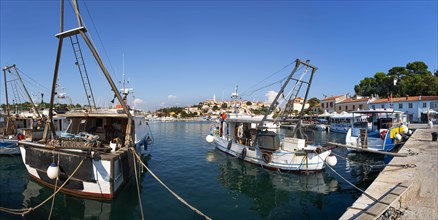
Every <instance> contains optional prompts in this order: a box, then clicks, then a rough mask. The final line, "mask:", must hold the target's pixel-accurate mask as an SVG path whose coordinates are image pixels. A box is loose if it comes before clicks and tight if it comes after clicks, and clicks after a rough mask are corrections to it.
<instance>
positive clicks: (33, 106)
mask: <svg viewBox="0 0 438 220" xmlns="http://www.w3.org/2000/svg"><path fill="white" fill-rule="evenodd" d="M10 69H14V70H15V74H16V75H17V78H18V80H19V81H20V83H21V86H22V87H23V90H24V93H25V94H26V96H27V99H28V100H29V102H30V104H31V105H32V110H33V111H34V112H35V114H36V118H37V119H40V118H41V115H40V113H39V111H38V109H37V108H36V107H35V103H34V102H33V100H32V98H31V97H30V95H29V92H28V91H27V88H26V86H25V85H24V83H23V80H22V79H21V76H20V74H19V73H18V69H17V67H16V66H15V64H13V65H12V66H5V67H4V68H3V71H6V70H7V71H8V72H9V73H11V70H10ZM11 74H12V73H11ZM5 75H6V73H5ZM5 77H6V76H5ZM5 80H6V78H5Z"/></svg>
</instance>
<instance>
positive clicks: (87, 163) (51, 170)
mask: <svg viewBox="0 0 438 220" xmlns="http://www.w3.org/2000/svg"><path fill="white" fill-rule="evenodd" d="M72 7H73V9H74V13H75V15H76V18H77V22H78V27H77V28H74V29H71V30H66V31H65V30H63V23H64V1H62V0H61V16H60V20H61V25H60V27H61V30H60V33H59V34H58V35H56V36H57V37H58V39H59V44H58V56H57V58H56V62H55V70H54V76H53V82H52V90H51V97H50V107H49V112H48V118H47V120H46V122H45V126H44V133H43V135H42V138H41V139H39V140H27V139H24V140H22V141H19V145H20V150H21V155H22V159H23V163H24V165H25V167H26V169H27V171H28V173H29V174H30V176H31V177H33V178H34V179H35V180H36V181H38V182H40V183H42V184H43V185H46V186H48V187H51V188H60V190H61V191H62V192H64V193H66V194H69V195H73V196H77V197H82V198H89V199H96V200H111V199H113V198H114V197H115V196H116V194H117V193H118V192H120V190H121V189H122V187H123V185H125V184H126V183H127V182H128V180H129V178H130V177H131V176H132V175H133V174H134V173H135V171H136V166H137V164H135V162H134V161H135V160H134V157H135V156H136V155H135V154H136V153H138V154H141V153H144V150H146V149H147V146H148V145H149V144H151V143H152V141H153V139H152V134H151V131H150V129H149V125H148V123H147V121H146V118H145V117H144V115H142V114H136V112H135V111H133V110H132V109H130V107H129V106H128V105H127V101H126V100H127V95H128V94H129V93H127V92H120V91H119V90H118V88H117V87H116V86H115V84H114V82H113V80H112V78H111V76H110V74H109V73H108V71H107V69H106V68H105V66H104V64H103V62H102V60H101V58H100V56H99V54H98V52H97V50H96V49H95V48H94V46H93V44H92V43H91V41H90V38H89V35H88V32H87V29H86V28H85V26H84V24H83V21H82V17H81V15H80V13H79V7H78V4H77V1H75V0H73V1H72ZM78 36H79V37H82V38H81V39H82V40H83V41H79V38H78ZM65 38H70V40H71V44H72V47H73V51H74V55H75V58H76V60H75V64H76V66H77V67H78V70H79V73H80V77H81V79H82V83H83V86H84V90H85V95H86V97H87V101H88V107H89V108H87V109H81V110H70V111H67V112H65V113H58V114H56V115H54V111H53V109H54V108H53V106H54V99H55V96H56V92H55V91H56V85H57V80H58V67H59V64H60V58H61V51H62V45H63V40H64V39H65ZM80 42H85V43H86V45H87V46H88V48H89V50H90V51H91V53H92V55H93V57H94V58H95V60H96V63H97V64H98V65H99V67H100V69H101V70H102V72H103V75H104V76H105V78H106V80H107V82H108V84H109V87H110V88H111V90H112V91H113V92H114V96H115V99H117V101H118V102H119V104H117V105H116V106H115V107H108V108H97V107H96V105H95V101H94V96H93V92H92V87H91V85H90V80H89V78H88V73H87V71H86V68H85V62H84V60H83V56H82V54H83V51H82V50H81V47H80V46H79V45H80Z"/></svg>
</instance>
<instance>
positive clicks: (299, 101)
mask: <svg viewBox="0 0 438 220" xmlns="http://www.w3.org/2000/svg"><path fill="white" fill-rule="evenodd" d="M303 105H304V109H308V108H309V103H307V102H306V103H305V104H304V99H303V98H301V97H297V98H296V99H292V100H289V101H288V102H287V104H286V109H288V110H290V111H291V112H293V111H295V110H297V111H301V108H303Z"/></svg>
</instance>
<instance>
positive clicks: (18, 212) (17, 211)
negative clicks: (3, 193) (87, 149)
mask: <svg viewBox="0 0 438 220" xmlns="http://www.w3.org/2000/svg"><path fill="white" fill-rule="evenodd" d="M84 160H85V158H84V159H82V160H81V162H80V163H79V165H78V167H76V169H75V170H74V171H73V173H72V174H71V175H70V176H69V177H68V178H67V180H65V182H64V183H63V184H62V185H61V186H60V187H59V188H58V190H56V191H55V192H54V193H53V194H52V195H51V196H49V197H48V198H47V199H46V200H44V201H43V202H41V203H40V204H38V205H36V206H35V207H33V208H32V207H31V208H22V209H10V208H4V207H0V211H2V212H6V213H9V214H13V215H21V216H22V217H24V216H25V215H27V214H29V212H31V211H33V210H36V209H38V208H39V207H41V206H42V205H44V204H45V203H46V202H48V201H50V199H51V198H53V197H54V196H55V195H56V194H57V193H58V192H59V191H60V190H61V189H62V188H63V187H64V186H65V184H67V183H68V182H69V181H70V179H71V178H72V177H73V176H74V175H75V173H76V172H77V171H78V170H79V168H80V167H81V166H82V162H84Z"/></svg>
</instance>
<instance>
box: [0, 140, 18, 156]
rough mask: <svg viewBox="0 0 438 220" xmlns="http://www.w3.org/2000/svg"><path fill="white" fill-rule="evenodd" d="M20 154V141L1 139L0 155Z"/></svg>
mask: <svg viewBox="0 0 438 220" xmlns="http://www.w3.org/2000/svg"><path fill="white" fill-rule="evenodd" d="M17 154H20V148H19V147H18V140H10V139H1V140H0V155H17Z"/></svg>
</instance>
